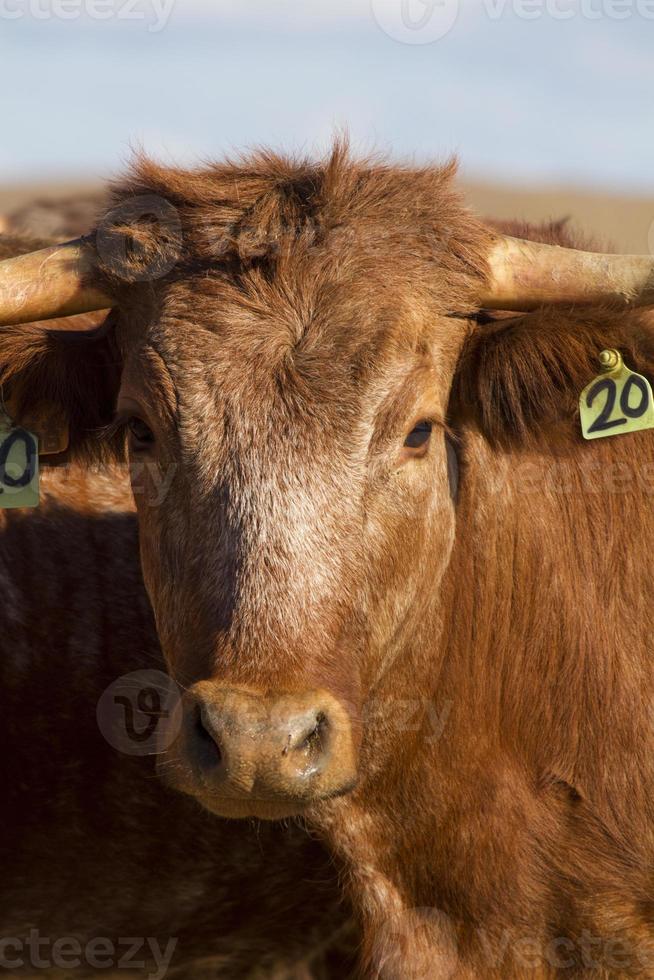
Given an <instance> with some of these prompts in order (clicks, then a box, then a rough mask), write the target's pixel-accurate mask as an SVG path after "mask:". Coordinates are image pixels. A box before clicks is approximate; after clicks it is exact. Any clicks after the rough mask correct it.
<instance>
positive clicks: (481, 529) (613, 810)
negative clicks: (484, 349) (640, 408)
mask: <svg viewBox="0 0 654 980" xmlns="http://www.w3.org/2000/svg"><path fill="white" fill-rule="evenodd" d="M610 442H613V443H616V442H617V445H607V446H602V447H596V446H595V447H587V446H581V447H580V448H579V450H578V452H575V453H573V454H572V455H570V454H567V453H562V454H561V455H560V456H555V455H553V454H549V455H548V454H547V453H542V454H540V455H539V454H537V453H533V454H532V455H531V456H530V455H528V454H524V453H523V454H520V455H516V456H515V457H511V456H510V455H507V454H502V453H499V452H498V453H495V452H492V451H491V450H490V449H489V447H488V446H487V445H486V444H485V443H483V441H482V440H481V438H480V437H476V438H475V437H474V436H473V437H470V441H469V445H468V447H467V449H468V454H469V455H468V458H469V459H470V460H473V461H474V462H472V463H468V464H467V465H466V466H465V467H464V469H463V478H462V481H461V495H460V500H459V503H458V518H457V539H456V544H455V547H454V552H453V555H452V559H451V562H450V566H449V569H448V572H447V575H446V580H445V582H444V584H443V588H442V590H441V597H440V602H439V604H437V605H436V606H435V607H434V610H433V617H432V619H431V620H430V621H429V622H425V624H424V629H423V631H422V633H421V635H419V636H416V637H414V640H413V641H412V642H408V643H407V648H406V649H405V650H404V651H403V655H402V658H401V662H402V664H403V670H402V671H398V672H397V673H396V674H395V676H394V678H393V679H389V685H388V687H387V693H389V694H392V695H393V696H394V698H395V699H396V700H397V699H402V698H403V697H406V695H407V692H412V696H413V698H414V700H415V699H417V700H418V701H420V702H421V703H422V704H423V705H424V710H423V712H422V726H421V728H420V731H419V732H417V731H415V730H414V729H415V725H414V724H410V725H408V726H404V729H402V728H401V727H399V726H396V727H395V730H388V731H383V730H381V731H380V743H381V744H383V743H384V741H385V742H386V744H387V746H388V751H387V753H386V757H385V765H386V770H385V772H380V771H379V768H377V769H376V770H375V769H374V768H373V772H374V777H373V779H372V780H371V781H369V782H367V783H366V784H364V785H363V786H362V788H361V789H360V790H359V791H358V792H357V793H355V794H354V795H353V796H352V797H351V798H350V799H347V800H342V801H335V802H334V804H333V807H332V809H331V811H330V813H329V814H328V815H326V816H323V818H322V821H321V823H322V825H323V828H324V829H325V830H326V832H327V834H328V836H329V838H330V840H331V843H332V846H333V847H334V848H335V850H336V851H338V853H339V854H340V856H341V857H342V858H343V859H344V860H345V862H346V865H347V869H348V872H349V875H350V880H351V881H352V883H353V891H354V893H355V899H356V900H358V904H359V907H360V909H361V911H362V915H363V918H364V920H365V922H366V923H367V926H368V928H367V930H366V932H367V944H368V955H369V959H370V961H371V962H373V963H375V964H379V962H380V961H385V962H386V963H387V967H386V975H388V976H395V974H394V973H393V969H396V970H397V975H398V976H400V975H406V963H405V964H404V965H403V964H402V962H401V961H400V960H398V962H397V964H395V965H393V962H392V960H388V957H389V956H392V955H395V954H392V953H390V952H389V950H391V949H392V948H395V949H396V950H397V948H398V946H397V937H398V935H399V936H402V937H404V938H403V943H404V945H403V946H402V948H403V950H404V953H403V954H402V955H408V956H410V957H413V959H412V960H411V962H412V965H413V966H414V967H415V969H419V967H420V964H421V962H422V960H421V957H422V958H427V959H426V961H427V960H428V961H429V962H433V961H434V958H435V957H438V958H440V962H441V963H442V964H444V966H443V975H451V976H456V977H466V976H468V972H467V971H468V970H470V971H472V972H471V973H470V975H474V971H475V970H482V969H483V971H485V972H484V975H486V976H489V977H490V976H493V975H495V971H497V975H501V976H509V975H512V973H511V968H512V967H513V966H515V964H511V967H510V965H509V964H508V961H506V959H505V957H506V956H507V955H514V953H513V952H507V950H510V951H514V945H512V942H513V939H515V938H516V936H517V935H518V934H519V935H520V937H525V936H526V937H528V938H529V939H530V940H533V941H534V943H536V944H537V945H538V944H540V946H541V947H542V948H545V944H546V943H547V942H548V940H549V935H550V933H549V932H548V930H550V931H551V929H552V928H556V923H552V922H551V921H550V922H545V921H544V920H543V910H544V909H547V908H549V907H550V906H551V901H552V893H553V891H555V890H556V888H557V887H559V886H558V885H557V882H558V881H559V880H560V879H561V880H562V876H563V875H564V872H565V868H566V867H567V868H568V870H569V868H570V862H571V860H572V859H571V856H570V855H571V846H572V839H571V837H570V835H571V834H572V835H573V836H574V835H575V834H579V833H584V834H586V835H587V836H588V851H589V854H592V855H593V858H594V860H595V861H596V862H599V863H600V864H601V861H602V858H603V855H604V853H605V852H606V853H605V856H606V860H607V862H610V861H611V860H612V855H611V854H610V853H609V850H610V849H608V850H607V845H606V843H605V840H604V839H602V840H600V839H599V837H598V838H597V839H596V840H591V837H592V836H593V834H596V833H599V832H598V831H597V829H595V830H593V829H592V826H593V821H594V819H595V817H596V816H599V817H601V822H602V825H603V826H605V827H606V826H608V827H609V828H610V829H611V831H612V832H614V833H616V834H624V833H625V830H626V832H627V833H630V832H633V833H635V832H636V827H633V828H630V827H629V826H628V823H629V820H630V817H629V816H628V814H627V812H626V809H625V799H624V792H622V794H620V792H619V787H622V788H624V783H623V781H622V777H621V778H620V779H618V778H617V776H618V774H622V775H624V770H625V766H627V767H628V766H629V765H630V760H631V759H633V760H637V759H641V756H642V752H640V750H639V746H641V745H642V730H643V723H644V719H643V718H642V717H640V716H638V712H637V711H634V706H635V705H638V704H644V703H645V702H646V701H647V703H651V698H643V696H642V692H643V691H645V690H647V691H649V692H650V693H652V687H653V685H652V680H651V673H652V672H651V662H650V658H651V655H650V653H649V651H648V650H647V649H646V643H644V637H646V636H648V635H649V636H651V635H652V632H653V630H654V622H653V621H652V610H653V609H654V602H653V601H652V600H653V599H654V595H652V591H653V590H652V587H651V585H650V582H651V581H652V578H651V575H648V573H647V571H646V570H645V569H640V570H639V569H638V568H636V567H634V565H633V548H631V549H630V548H629V547H627V546H626V544H625V540H624V532H625V529H628V530H629V535H630V539H631V540H637V541H646V540H650V541H651V540H652V538H653V537H654V521H653V518H652V508H651V505H650V502H649V500H648V499H647V489H646V487H644V485H643V484H642V481H639V477H638V473H642V465H643V461H642V459H641V460H639V461H638V464H637V467H638V468H637V467H636V463H635V461H634V460H633V459H632V460H629V459H627V457H628V456H629V454H630V452H633V449H630V444H625V445H624V446H623V445H621V443H622V440H617V441H616V440H613V441H610ZM616 465H617V466H618V467H620V466H622V467H624V466H625V465H626V467H627V469H628V468H629V466H630V465H631V466H632V471H631V477H632V479H631V482H630V483H629V484H627V485H626V488H625V487H624V486H622V487H621V488H619V490H616V488H615V487H613V486H611V487H607V486H606V485H605V483H606V474H607V473H608V472H609V470H610V467H613V468H614V470H613V472H614V473H615V466H616ZM621 472H622V471H621ZM598 480H599V481H600V483H599V484H598V482H597V481H598ZM626 610H629V615H628V616H625V612H626ZM430 636H431V642H430ZM410 696H411V694H409V697H410ZM625 709H627V710H625ZM643 710H645V709H643ZM414 720H415V719H414ZM364 764H365V760H364ZM638 766H639V767H640V768H638ZM652 776H653V774H652V770H651V764H649V765H648V770H647V773H646V774H645V773H643V770H642V759H641V761H640V762H639V763H638V765H636V764H634V771H633V772H631V773H629V774H628V777H627V778H628V780H629V784H630V787H631V790H630V792H631V793H632V799H633V800H634V801H642V811H641V812H643V813H645V812H647V796H648V794H651V792H652V789H653V785H654V778H652ZM620 795H621V797H622V798H619V797H620ZM638 805H639V804H638ZM638 805H637V809H638ZM620 820H622V825H620ZM625 824H627V826H626V827H625ZM643 832H644V828H643ZM575 862H576V868H575V870H576V873H577V874H578V875H579V876H580V877H581V878H582V879H583V878H584V876H585V877H586V878H587V879H588V889H589V892H592V889H593V888H598V887H599V886H598V885H597V883H595V885H593V884H592V876H593V874H594V872H595V870H596V869H593V867H592V861H591V860H590V859H589V861H588V864H586V863H585V862H586V856H585V855H584V854H579V855H576V856H575ZM573 863H574V862H573ZM544 864H545V865H546V866H547V867H548V868H549V872H548V873H547V874H544V873H543V865H544ZM490 869H492V870H491V873H489V870H490ZM518 869H520V871H519V870H518ZM563 891H564V889H563V890H562V892H561V895H560V896H558V897H557V902H558V903H559V906H558V907H559V908H561V907H565V903H567V902H572V901H573V897H571V896H570V895H568V894H567V893H566V894H563ZM498 896H501V901H498ZM602 901H604V903H605V904H606V903H607V902H608V903H609V904H610V902H611V901H612V899H611V898H610V897H608V896H604V897H603V898H602ZM555 904H556V903H555ZM416 909H419V910H423V911H418V912H416V911H415V910H416ZM425 910H428V911H425ZM531 910H533V911H531ZM553 914H554V915H556V914H558V913H553ZM561 914H563V913H561ZM588 924H589V926H590V927H591V928H592V927H593V926H594V923H593V921H592V911H591V912H589V913H588ZM560 928H563V927H562V926H560ZM462 930H463V935H464V936H465V940H464V941H465V944H466V945H467V946H468V947H469V949H470V950H471V952H470V953H469V955H466V957H464V958H463V959H462V958H461V956H460V955H459V953H457V948H459V949H460V944H461V938H462ZM580 930H581V925H580ZM555 934H556V933H555ZM393 936H395V941H394V940H393ZM502 937H504V938H502ZM475 950H476V952H475ZM380 958H381V960H380ZM430 958H431V959H430ZM451 963H454V966H453V967H452V970H451V971H450V967H449V966H448V964H451ZM523 968H524V964H523ZM403 970H404V973H403ZM516 970H517V974H516V975H519V964H518V967H516Z"/></svg>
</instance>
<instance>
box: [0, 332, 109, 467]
mask: <svg viewBox="0 0 654 980" xmlns="http://www.w3.org/2000/svg"><path fill="white" fill-rule="evenodd" d="M114 322H115V320H114V314H112V313H109V314H106V313H105V314H100V315H98V314H84V315H82V316H76V317H68V318H67V319H65V320H50V321H44V322H41V323H29V324H24V325H21V326H11V327H4V328H2V329H1V330H0V384H1V386H2V387H1V389H0V394H1V398H2V403H4V408H5V411H6V413H7V414H8V415H9V416H10V418H11V419H12V421H13V422H15V423H16V424H18V425H21V426H23V427H25V428H27V429H29V430H30V431H32V432H34V433H35V434H36V435H37V436H38V438H39V454H40V456H41V462H42V463H44V464H48V463H51V464H56V463H62V462H69V461H73V460H87V461H101V460H110V459H121V458H122V457H123V455H124V440H123V438H122V437H120V436H118V435H116V434H114V433H113V432H112V430H111V429H110V428H109V429H108V428H107V427H108V426H110V423H111V421H112V418H113V414H114V409H115V405H116V399H117V396H118V389H119V386H120V376H121V370H122V358H121V355H120V351H119V349H118V345H117V343H116V339H115V329H114Z"/></svg>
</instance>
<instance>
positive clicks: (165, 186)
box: [98, 138, 490, 312]
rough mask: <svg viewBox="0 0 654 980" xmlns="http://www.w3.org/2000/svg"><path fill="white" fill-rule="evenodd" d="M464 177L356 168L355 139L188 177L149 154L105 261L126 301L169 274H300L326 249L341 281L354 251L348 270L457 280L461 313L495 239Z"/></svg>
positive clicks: (129, 185)
mask: <svg viewBox="0 0 654 980" xmlns="http://www.w3.org/2000/svg"><path fill="white" fill-rule="evenodd" d="M456 169H457V165H456V161H454V160H448V161H447V162H445V163H444V164H443V165H442V166H440V167H435V166H424V167H417V166H413V165H410V164H407V165H398V164H397V163H390V162H387V161H385V160H384V159H383V158H381V157H374V156H369V157H366V158H363V159H362V158H357V157H355V156H353V154H352V153H351V152H350V148H349V145H348V141H347V139H345V138H340V139H337V140H336V141H335V142H334V145H333V147H332V149H331V151H330V153H329V154H328V156H327V158H326V159H325V160H321V161H315V160H312V159H309V158H300V157H293V156H282V155H279V154H276V153H273V152H271V151H269V150H265V149H261V150H257V151H254V152H253V153H251V154H249V155H244V156H243V157H241V158H239V159H235V160H227V161H225V162H220V163H210V164H207V165H206V166H204V167H201V168H199V169H195V170H187V169H183V168H177V167H168V166H162V165H160V164H158V163H156V162H154V161H153V160H151V159H149V158H148V157H146V156H144V155H139V156H137V157H136V159H135V160H134V162H133V164H132V166H131V168H130V170H129V172H128V174H127V176H126V177H125V178H124V179H122V180H120V181H118V182H116V183H115V184H114V185H113V189H112V194H111V196H110V204H109V208H108V210H107V212H106V213H105V215H104V216H103V217H102V218H101V220H100V222H99V226H98V229H99V235H100V239H99V252H100V258H101V260H103V259H104V271H105V274H106V275H107V277H108V279H109V281H110V286H111V288H112V289H113V290H114V291H116V290H118V291H120V289H121V287H123V288H124V282H125V280H127V281H128V282H133V281H134V280H141V281H144V280H147V279H149V278H152V277H149V276H148V270H149V269H152V268H155V269H159V268H161V267H164V266H165V267H166V269H167V271H166V279H168V280H175V279H180V278H184V277H186V276H189V275H197V274H202V273H203V272H209V271H212V272H217V273H220V274H222V275H224V276H229V277H230V278H231V279H233V280H239V278H240V277H242V276H243V274H246V273H247V272H248V271H249V270H251V269H253V268H256V269H258V270H261V271H262V272H263V273H264V274H265V275H267V276H270V277H272V276H274V275H280V274H281V275H284V274H286V273H289V274H290V273H291V266H292V262H291V266H289V261H290V258H291V256H293V257H294V258H300V257H301V256H302V254H305V253H307V252H311V251H312V250H314V251H315V250H316V249H318V248H320V249H321V250H322V251H324V252H325V253H326V255H327V256H329V255H330V254H331V255H333V257H334V260H335V261H336V264H335V266H334V271H337V269H338V261H337V260H338V258H339V256H342V254H343V249H344V246H345V247H347V246H348V245H351V246H352V248H350V249H348V260H347V265H348V267H349V268H350V269H353V268H355V267H356V268H358V269H360V270H361V271H363V272H364V273H365V269H366V266H368V267H369V266H371V265H372V264H377V265H383V264H384V263H386V264H389V263H391V262H392V263H393V265H394V266H396V267H397V263H401V262H402V259H403V257H405V256H407V255H408V254H416V253H417V252H419V253H421V255H422V257H425V258H427V259H431V260H432V261H433V262H434V263H437V264H438V266H439V267H440V268H441V269H442V271H443V273H444V274H446V275H447V280H448V294H449V295H448V302H449V303H450V305H452V307H453V310H454V311H456V312H463V311H467V310H468V309H469V308H470V280H471V279H475V280H479V279H480V278H482V277H483V276H484V275H485V274H486V254H487V251H488V244H489V240H490V236H489V233H488V231H487V229H486V228H485V227H484V226H483V225H482V224H481V222H479V221H478V220H477V219H476V218H475V217H474V216H473V215H472V213H471V212H469V211H468V210H467V209H466V208H465V207H464V206H463V203H462V200H461V197H460V195H459V193H458V192H457V190H456V189H455V187H454V186H453V178H454V176H455V173H456ZM103 252H104V255H103ZM116 253H117V254H120V256H121V257H122V261H120V262H118V263H117V264H116V263H115V262H114V261H113V257H114V255H115V254H116ZM391 256H392V258H391ZM342 266H343V263H341V267H342ZM157 278H163V276H157Z"/></svg>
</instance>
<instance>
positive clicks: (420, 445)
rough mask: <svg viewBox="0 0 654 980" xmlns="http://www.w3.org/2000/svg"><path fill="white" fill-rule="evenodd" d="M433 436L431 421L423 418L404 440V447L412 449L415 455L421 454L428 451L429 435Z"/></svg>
mask: <svg viewBox="0 0 654 980" xmlns="http://www.w3.org/2000/svg"><path fill="white" fill-rule="evenodd" d="M430 436H431V422H427V421H426V420H424V419H423V421H422V422H418V424H417V425H414V427H413V428H412V429H411V432H410V433H409V434H408V436H407V437H406V439H405V440H404V448H405V449H409V450H411V451H412V454H413V455H419V454H420V453H421V452H422V453H425V452H426V451H427V444H428V443H429V437H430Z"/></svg>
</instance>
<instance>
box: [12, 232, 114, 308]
mask: <svg viewBox="0 0 654 980" xmlns="http://www.w3.org/2000/svg"><path fill="white" fill-rule="evenodd" d="M95 268H96V255H95V249H94V247H93V245H92V244H91V243H90V242H89V241H88V240H87V239H84V238H80V239H77V240H76V241H74V242H67V243H66V244H65V245H53V246H52V247H50V248H44V249H41V251H39V252H29V253H27V254H26V255H18V256H16V257H15V258H11V259H5V260H4V261H3V262H0V326H7V325H8V324H12V323H31V322H32V321H33V320H47V319H50V318H51V317H57V316H59V317H63V316H73V315H74V314H75V313H90V312H92V311H93V310H104V309H108V308H109V307H111V306H112V305H113V303H112V300H111V298H110V297H109V296H107V295H106V294H105V293H103V292H102V290H100V289H98V288H97V287H96V286H94V285H93V283H94V280H95V279H96V278H97V276H96V275H95Z"/></svg>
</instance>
